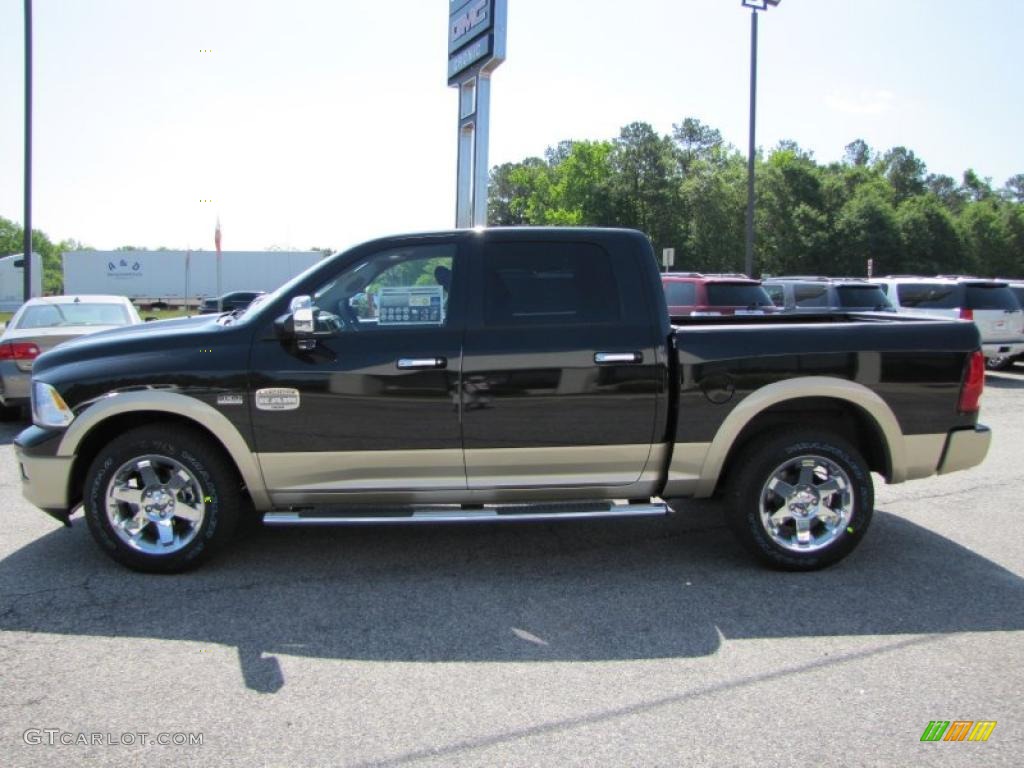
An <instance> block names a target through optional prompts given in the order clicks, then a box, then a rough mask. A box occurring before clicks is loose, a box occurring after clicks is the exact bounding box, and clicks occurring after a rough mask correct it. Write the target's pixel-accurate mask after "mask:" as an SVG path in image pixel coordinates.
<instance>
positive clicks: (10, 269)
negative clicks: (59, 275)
mask: <svg viewBox="0 0 1024 768" xmlns="http://www.w3.org/2000/svg"><path fill="white" fill-rule="evenodd" d="M24 281H25V255H24V254H22V253H15V254H14V255H12V256H4V257H3V258H0V312H16V311H17V310H18V308H19V307H20V306H21V305H22V304H24V303H25V298H24V296H25V292H24ZM32 295H33V296H42V295H43V260H42V258H40V256H39V254H38V253H33V254H32Z"/></svg>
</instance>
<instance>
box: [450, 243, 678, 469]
mask: <svg viewBox="0 0 1024 768" xmlns="http://www.w3.org/2000/svg"><path fill="white" fill-rule="evenodd" d="M580 237H581V239H579V240H568V239H564V238H565V236H564V235H563V236H562V237H561V238H556V236H555V235H551V234H548V235H545V234H543V233H539V234H538V235H537V237H536V239H531V240H524V239H523V236H522V233H521V232H520V233H517V236H515V237H511V236H510V235H508V234H502V233H500V232H499V231H495V230H491V231H490V232H488V233H487V238H486V240H485V241H484V244H483V245H482V248H481V251H482V252H481V254H480V256H479V258H476V259H474V267H475V269H476V270H477V271H476V276H475V278H474V284H475V285H482V286H483V290H482V292H480V294H479V295H478V296H477V297H476V299H477V301H476V304H475V306H474V309H473V311H472V313H471V318H470V324H469V327H468V328H467V331H466V337H465V347H464V349H465V356H464V362H463V391H462V407H463V417H462V420H463V424H462V426H463V438H464V445H465V452H466V476H467V480H468V483H469V487H470V489H493V488H498V489H501V488H513V489H545V488H556V487H560V488H566V487H571V488H580V487H586V486H603V487H607V486H614V485H627V484H630V483H633V482H636V481H637V480H638V479H640V477H641V474H642V473H643V472H644V470H645V467H646V465H647V463H648V457H649V455H650V453H651V444H652V441H653V440H654V426H655V419H656V415H657V414H656V412H657V407H658V399H659V396H660V395H661V394H662V393H663V392H664V382H665V376H664V370H665V369H664V365H663V362H662V361H660V360H658V359H657V357H656V341H655V338H656V336H657V330H656V328H655V319H654V317H653V316H652V315H651V314H650V310H651V307H652V306H653V305H654V302H653V297H649V296H647V295H646V293H647V291H648V290H649V289H651V288H652V286H647V285H646V284H645V282H644V281H645V280H646V279H647V277H648V275H646V274H644V273H641V271H640V270H639V269H638V267H637V264H636V263H635V261H634V260H633V258H632V256H633V254H631V253H618V252H613V251H612V250H610V249H609V247H606V245H605V242H606V241H604V240H587V239H586V238H585V237H584V236H582V235H581V236H580ZM649 277H650V278H651V279H652V281H653V280H654V279H656V278H655V275H654V274H653V273H652V274H651V275H650V276H649Z"/></svg>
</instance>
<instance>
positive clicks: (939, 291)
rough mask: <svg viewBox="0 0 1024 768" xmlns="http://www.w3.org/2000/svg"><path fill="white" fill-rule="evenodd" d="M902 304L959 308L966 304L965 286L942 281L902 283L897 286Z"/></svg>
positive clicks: (935, 307)
mask: <svg viewBox="0 0 1024 768" xmlns="http://www.w3.org/2000/svg"><path fill="white" fill-rule="evenodd" d="M896 295H897V296H899V297H900V305H901V306H904V307H914V308H920V309H957V308H959V307H962V306H963V305H964V302H963V287H962V286H960V285H955V284H949V285H942V284H941V283H900V284H899V285H898V286H896Z"/></svg>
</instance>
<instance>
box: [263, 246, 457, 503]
mask: <svg viewBox="0 0 1024 768" xmlns="http://www.w3.org/2000/svg"><path fill="white" fill-rule="evenodd" d="M458 251H459V246H458V245H457V244H456V242H454V241H452V240H447V241H445V240H433V241H427V242H424V240H423V239H419V240H416V241H411V242H410V243H409V244H408V245H402V244H401V243H400V242H399V243H398V244H395V245H388V246H387V247H386V248H384V249H383V250H380V251H376V252H373V253H370V254H368V255H366V256H365V257H363V258H360V259H358V260H356V261H355V262H350V263H349V264H348V266H346V267H344V268H341V269H339V271H338V273H335V274H333V275H330V276H329V277H325V279H324V280H323V282H322V284H321V285H319V286H316V287H315V289H313V291H312V295H311V298H312V304H313V307H314V313H315V317H316V323H317V330H318V331H321V332H325V333H321V335H320V337H319V338H318V339H317V341H316V343H315V346H313V348H312V349H300V348H299V345H298V344H297V343H296V342H295V341H294V340H281V339H279V338H277V337H276V336H275V334H274V333H273V328H272V327H270V328H269V329H268V330H267V332H263V333H260V334H257V336H256V340H255V341H254V346H253V356H252V366H251V367H252V372H253V373H252V383H251V390H250V396H251V406H250V407H251V413H252V424H253V432H254V438H255V443H256V449H257V451H258V455H259V461H260V466H261V468H262V470H263V476H264V480H265V482H266V484H267V487H268V490H269V491H270V493H271V496H272V498H273V500H274V502H275V503H276V504H279V505H302V504H313V503H323V502H338V501H346V500H349V501H368V500H374V501H377V500H382V499H390V500H393V501H396V502H399V501H401V502H411V501H415V500H417V499H418V498H419V496H417V494H421V493H423V492H430V491H451V490H453V489H454V490H465V488H466V477H465V464H464V461H463V451H462V435H461V429H460V424H459V408H458V392H459V385H460V370H461V365H462V335H463V319H462V318H463V314H464V312H463V309H462V303H463V300H464V299H463V295H464V293H465V289H464V288H463V287H462V284H463V282H464V281H465V277H464V274H463V273H464V271H465V270H464V267H463V259H462V257H461V256H460V255H459V252H458Z"/></svg>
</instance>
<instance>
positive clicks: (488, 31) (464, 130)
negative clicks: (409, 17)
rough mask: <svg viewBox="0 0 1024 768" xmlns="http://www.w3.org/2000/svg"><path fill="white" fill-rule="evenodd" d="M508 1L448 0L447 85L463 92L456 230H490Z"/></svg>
mask: <svg viewBox="0 0 1024 768" xmlns="http://www.w3.org/2000/svg"><path fill="white" fill-rule="evenodd" d="M507 20H508V0H448V85H449V86H450V87H452V88H458V89H459V133H458V151H459V160H458V168H457V171H456V179H457V188H456V193H455V226H456V227H460V228H467V227H482V226H486V224H487V184H488V181H489V178H488V172H489V168H488V165H487V144H488V134H489V131H490V117H491V74H492V73H493V72H494V70H495V69H497V68H498V65H500V64H501V62H503V61H504V60H505V36H506V27H507Z"/></svg>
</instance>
